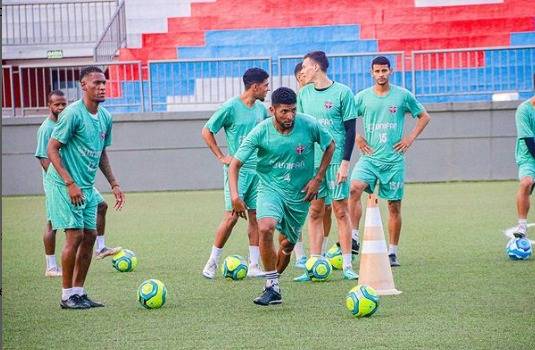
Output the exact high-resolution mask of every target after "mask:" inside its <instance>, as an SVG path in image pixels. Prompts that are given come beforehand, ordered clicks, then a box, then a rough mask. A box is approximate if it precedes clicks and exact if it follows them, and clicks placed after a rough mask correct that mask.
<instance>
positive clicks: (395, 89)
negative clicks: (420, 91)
mask: <svg viewBox="0 0 535 350" xmlns="http://www.w3.org/2000/svg"><path fill="white" fill-rule="evenodd" d="M390 89H391V90H392V92H394V93H396V94H399V95H403V96H413V95H412V92H410V91H409V90H407V89H405V88H404V87H402V86H399V85H394V84H390Z"/></svg>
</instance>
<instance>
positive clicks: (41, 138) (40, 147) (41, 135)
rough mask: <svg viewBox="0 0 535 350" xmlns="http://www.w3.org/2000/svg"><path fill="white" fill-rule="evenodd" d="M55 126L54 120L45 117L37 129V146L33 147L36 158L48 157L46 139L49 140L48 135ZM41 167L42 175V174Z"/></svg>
mask: <svg viewBox="0 0 535 350" xmlns="http://www.w3.org/2000/svg"><path fill="white" fill-rule="evenodd" d="M55 127H56V122H55V121H53V120H51V119H50V118H48V117H47V118H46V119H45V120H44V121H43V123H42V124H41V126H40V127H39V129H38V130H37V148H36V149H35V157H36V158H44V159H48V140H50V135H52V131H53V130H54V128H55ZM44 173H45V171H44V169H43V176H44Z"/></svg>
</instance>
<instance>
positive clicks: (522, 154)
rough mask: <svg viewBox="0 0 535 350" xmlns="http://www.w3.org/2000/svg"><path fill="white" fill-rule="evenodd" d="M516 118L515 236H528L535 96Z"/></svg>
mask: <svg viewBox="0 0 535 350" xmlns="http://www.w3.org/2000/svg"><path fill="white" fill-rule="evenodd" d="M515 119H516V133H517V137H516V147H515V159H516V164H517V165H518V179H519V180H520V186H519V187H518V192H517V194H516V209H517V212H518V226H517V227H516V230H515V232H514V235H515V237H518V238H520V237H526V235H527V230H528V220H527V218H528V212H529V204H530V203H529V196H530V194H531V193H533V187H534V185H535V96H534V97H532V98H530V99H529V100H527V101H524V102H523V103H521V104H520V106H518V108H517V110H516V114H515Z"/></svg>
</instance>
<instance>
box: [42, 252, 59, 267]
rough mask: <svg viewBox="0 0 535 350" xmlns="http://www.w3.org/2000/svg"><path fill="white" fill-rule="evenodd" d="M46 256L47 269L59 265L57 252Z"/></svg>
mask: <svg viewBox="0 0 535 350" xmlns="http://www.w3.org/2000/svg"><path fill="white" fill-rule="evenodd" d="M45 257H46V269H47V270H50V269H53V268H57V267H58V265H57V264H56V255H55V254H52V255H45Z"/></svg>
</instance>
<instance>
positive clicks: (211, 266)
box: [202, 259, 217, 279]
mask: <svg viewBox="0 0 535 350" xmlns="http://www.w3.org/2000/svg"><path fill="white" fill-rule="evenodd" d="M216 271H217V264H216V263H215V262H214V261H212V260H210V259H208V261H207V262H206V265H204V269H203V270H202V275H203V276H204V277H206V278H209V279H213V278H214V277H215V274H216Z"/></svg>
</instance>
